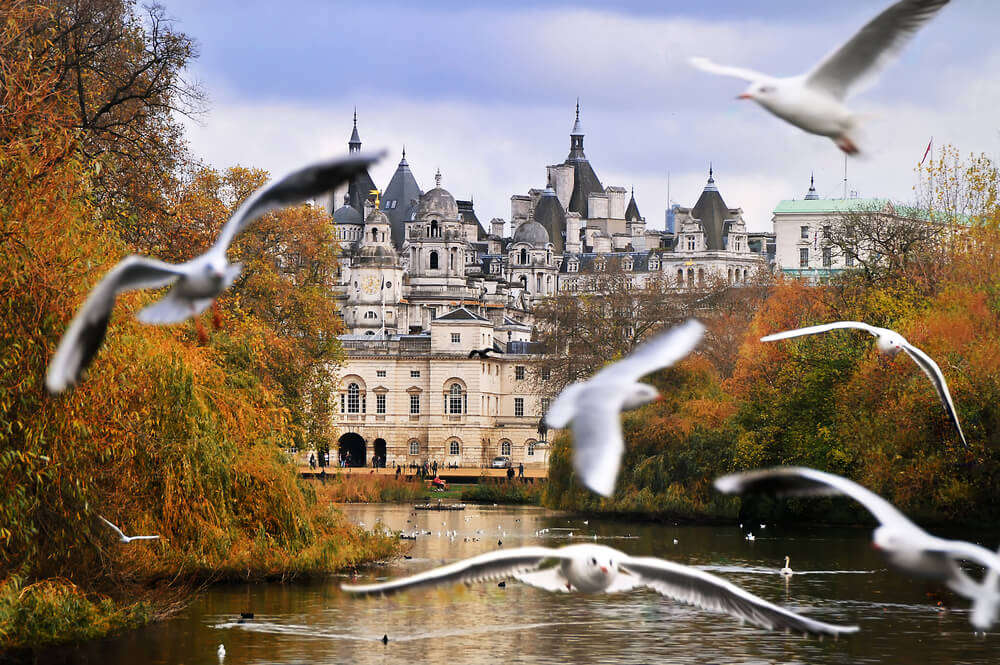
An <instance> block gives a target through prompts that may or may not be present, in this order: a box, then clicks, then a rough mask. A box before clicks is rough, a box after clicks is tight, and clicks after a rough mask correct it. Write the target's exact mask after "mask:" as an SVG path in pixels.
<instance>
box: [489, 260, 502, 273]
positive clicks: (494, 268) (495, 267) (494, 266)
mask: <svg viewBox="0 0 1000 665" xmlns="http://www.w3.org/2000/svg"><path fill="white" fill-rule="evenodd" d="M499 272H500V262H499V261H490V274H491V275H496V274H499Z"/></svg>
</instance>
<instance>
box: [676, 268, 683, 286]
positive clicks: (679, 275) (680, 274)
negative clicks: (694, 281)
mask: <svg viewBox="0 0 1000 665" xmlns="http://www.w3.org/2000/svg"><path fill="white" fill-rule="evenodd" d="M677 286H684V268H678V269H677Z"/></svg>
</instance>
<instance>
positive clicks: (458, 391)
mask: <svg viewBox="0 0 1000 665" xmlns="http://www.w3.org/2000/svg"><path fill="white" fill-rule="evenodd" d="M465 397H466V396H465V393H464V392H463V391H462V385H461V384H460V383H453V384H451V387H450V388H449V389H448V413H450V414H452V415H459V414H462V413H465Z"/></svg>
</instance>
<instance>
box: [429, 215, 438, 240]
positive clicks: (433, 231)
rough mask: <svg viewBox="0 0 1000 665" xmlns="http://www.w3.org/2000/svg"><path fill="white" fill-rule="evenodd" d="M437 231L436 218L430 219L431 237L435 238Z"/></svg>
mask: <svg viewBox="0 0 1000 665" xmlns="http://www.w3.org/2000/svg"><path fill="white" fill-rule="evenodd" d="M439 233H440V229H438V222H437V220H436V219H432V220H431V237H432V238H437V237H438V234H439Z"/></svg>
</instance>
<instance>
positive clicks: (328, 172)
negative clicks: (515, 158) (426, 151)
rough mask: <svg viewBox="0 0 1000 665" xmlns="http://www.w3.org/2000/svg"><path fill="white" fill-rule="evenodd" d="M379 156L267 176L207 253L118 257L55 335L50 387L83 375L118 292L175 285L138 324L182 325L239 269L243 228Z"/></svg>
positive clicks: (342, 159) (47, 380) (340, 181)
mask: <svg viewBox="0 0 1000 665" xmlns="http://www.w3.org/2000/svg"><path fill="white" fill-rule="evenodd" d="M380 157H381V154H379V155H372V154H365V153H355V154H352V155H350V156H348V157H339V158H336V159H329V160H325V161H321V162H317V163H315V164H311V165H309V166H307V167H305V168H302V169H299V170H298V171H295V172H293V173H291V174H289V175H287V176H285V177H283V178H279V179H277V180H273V181H271V182H270V183H268V184H267V185H265V186H264V187H262V188H261V189H259V190H257V191H256V192H255V193H254V194H253V195H251V196H250V198H248V199H247V200H246V201H245V202H244V203H243V205H241V206H240V207H239V208H238V209H237V210H236V212H235V213H234V214H233V216H232V217H230V218H229V220H228V221H227V222H226V223H225V225H224V226H223V227H222V230H221V232H220V233H219V237H218V239H217V240H216V241H215V244H214V245H212V247H211V248H209V250H208V251H207V252H205V253H204V254H201V255H200V256H196V257H195V258H193V259H191V260H190V261H187V262H185V263H179V264H171V263H164V262H163V261H157V260H156V259H151V258H148V257H145V256H135V255H133V256H129V257H126V258H125V259H123V260H122V261H121V262H120V263H119V264H118V265H116V266H115V267H114V268H112V269H111V271H110V272H109V273H108V274H107V275H105V277H104V279H102V280H101V281H100V282H99V283H98V284H97V286H95V287H94V289H93V290H92V291H91V292H90V295H89V296H88V297H87V300H86V301H85V302H84V303H83V306H82V307H81V308H80V310H79V311H78V312H77V313H76V316H75V317H73V321H72V322H71V323H70V325H69V328H68V329H67V330H66V333H65V334H64V335H63V337H62V340H60V342H59V348H58V349H56V353H55V355H54V356H53V358H52V360H51V362H50V363H49V369H48V372H47V374H46V377H45V386H46V387H47V388H48V390H49V392H51V393H53V394H56V393H61V392H63V391H64V390H66V389H67V388H68V387H69V386H72V385H74V384H76V383H77V382H78V381H79V380H80V377H81V375H82V374H83V371H84V370H85V369H86V368H87V366H88V365H90V363H91V361H92V360H93V359H94V356H95V355H96V354H97V351H98V350H99V349H100V348H101V344H102V343H103V341H104V335H105V333H106V332H107V329H108V321H109V320H110V319H111V311H112V310H113V309H114V306H115V299H116V298H117V296H118V294H119V293H123V292H125V291H133V290H135V289H157V288H160V287H163V286H167V285H171V284H172V285H173V288H171V289H170V291H168V292H167V294H166V295H165V296H163V297H162V298H160V300H158V301H157V302H155V303H153V304H152V305H149V306H148V307H146V308H145V309H143V310H142V311H140V312H139V314H138V319H139V320H140V321H142V322H143V323H150V324H159V325H164V324H170V323H179V322H181V321H184V320H185V319H187V318H189V317H192V316H195V315H197V314H200V313H201V312H203V311H205V309H206V308H207V307H208V306H209V305H211V304H212V301H213V300H215V298H216V297H217V296H218V295H219V294H220V293H222V292H223V291H225V290H226V289H227V288H229V286H230V285H231V284H232V283H233V281H235V279H236V278H237V277H238V276H239V274H240V271H241V270H242V265H241V264H239V263H230V262H229V260H228V259H227V258H226V251H227V250H228V249H229V245H230V244H231V243H232V242H233V239H234V238H235V237H236V236H237V235H238V234H239V233H240V232H241V231H243V230H244V229H246V228H247V227H248V226H249V225H250V224H251V223H252V222H253V221H254V220H256V219H258V218H260V217H261V216H263V215H264V214H266V213H268V212H271V211H273V210H277V209H279V208H282V207H285V206H289V205H295V204H297V203H301V202H302V201H305V200H306V199H309V198H312V197H314V196H317V195H319V194H322V193H324V192H328V191H331V190H333V189H336V188H337V187H338V186H340V185H341V184H343V183H345V182H348V181H349V180H350V179H351V178H352V177H354V176H355V175H356V174H358V173H360V172H362V171H364V170H365V169H366V168H368V166H370V165H371V164H373V163H374V162H375V161H376V160H378V159H379V158H380Z"/></svg>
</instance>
